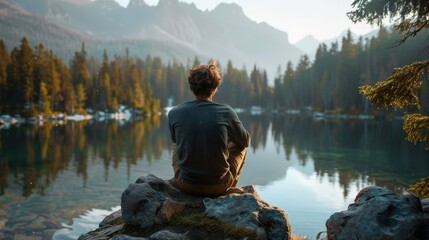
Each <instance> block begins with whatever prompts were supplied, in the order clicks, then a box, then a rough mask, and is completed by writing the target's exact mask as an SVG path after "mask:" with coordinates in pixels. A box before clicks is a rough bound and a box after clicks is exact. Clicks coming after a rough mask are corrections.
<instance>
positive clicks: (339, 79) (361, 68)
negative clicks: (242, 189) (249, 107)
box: [274, 27, 429, 113]
mask: <svg viewBox="0 0 429 240" xmlns="http://www.w3.org/2000/svg"><path fill="white" fill-rule="evenodd" d="M400 39H401V35H400V34H399V33H398V32H396V31H389V30H388V29H386V28H383V27H382V28H380V30H379V33H378V36H377V37H372V38H371V39H362V38H359V39H358V40H357V41H356V40H355V39H353V38H352V34H351V32H350V31H349V32H348V34H347V35H346V36H345V37H344V38H343V39H342V42H341V48H340V47H339V44H338V43H333V44H332V45H331V46H330V47H329V48H328V46H327V45H326V44H321V45H319V47H318V49H317V52H316V56H315V60H314V62H313V63H310V61H309V58H308V57H307V56H303V57H301V59H300V61H299V63H298V64H297V66H296V67H295V68H293V66H292V64H291V63H290V62H289V63H288V64H287V67H286V70H285V71H284V73H281V72H280V73H279V74H278V75H277V76H276V78H275V84H274V106H275V107H276V108H278V109H290V108H294V109H296V108H298V109H299V108H303V107H307V106H311V107H312V108H313V110H315V111H322V112H329V111H331V112H347V113H363V112H365V113H370V111H372V110H373V109H371V105H370V104H369V102H368V100H367V99H366V98H364V97H363V96H362V95H360V94H359V92H358V86H361V85H364V84H373V83H375V82H377V81H380V80H385V79H386V78H387V77H388V76H389V75H390V73H391V72H392V71H393V69H394V68H396V67H399V66H403V65H406V64H409V63H410V61H411V60H415V58H416V56H417V58H420V59H423V58H424V57H425V50H424V49H422V48H421V46H422V45H421V43H422V42H423V41H425V40H426V38H425V37H424V36H423V34H421V35H418V36H417V37H415V38H413V39H410V41H409V42H406V43H404V44H401V45H399V46H398V41H399V40H400ZM428 93H429V92H428V88H427V87H424V88H423V92H422V93H421V95H422V96H429V95H428ZM425 101H426V103H428V99H427V97H426V99H425ZM423 105H426V106H427V105H428V104H423Z"/></svg>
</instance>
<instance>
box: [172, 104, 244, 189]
mask: <svg viewBox="0 0 429 240" xmlns="http://www.w3.org/2000/svg"><path fill="white" fill-rule="evenodd" d="M168 118H169V127H170V133H171V138H172V141H173V142H174V143H176V149H177V161H178V164H179V165H180V169H181V177H182V178H183V179H184V180H185V181H188V182H190V183H196V184H216V183H217V182H218V181H219V179H221V178H223V177H224V175H225V174H227V173H228V170H229V163H228V162H227V159H228V157H229V152H228V144H229V142H233V143H235V144H237V145H239V146H241V147H243V148H245V147H247V146H248V145H249V142H250V136H249V134H248V132H247V131H246V130H245V129H244V127H243V126H242V124H241V122H240V120H239V119H238V117H237V115H236V114H235V112H234V111H233V110H232V109H231V108H230V107H229V106H227V105H223V104H219V103H215V102H212V101H206V100H195V101H190V102H186V103H184V104H182V105H179V106H177V107H175V108H174V109H172V110H171V111H170V112H169V114H168Z"/></svg>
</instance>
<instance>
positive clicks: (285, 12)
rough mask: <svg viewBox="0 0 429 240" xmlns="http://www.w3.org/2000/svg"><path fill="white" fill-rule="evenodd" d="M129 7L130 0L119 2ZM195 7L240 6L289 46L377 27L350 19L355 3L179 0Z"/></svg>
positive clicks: (151, 1)
mask: <svg viewBox="0 0 429 240" xmlns="http://www.w3.org/2000/svg"><path fill="white" fill-rule="evenodd" d="M115 1H117V2H118V3H119V4H120V5H122V6H124V7H125V6H127V5H128V3H129V1H130V0H115ZM179 1H180V2H187V3H195V5H196V6H197V8H199V9H201V10H212V9H214V8H215V7H216V6H217V5H218V4H219V3H221V2H226V3H232V2H234V3H236V4H238V5H239V6H241V7H242V8H243V11H244V13H245V14H246V15H247V16H248V17H249V18H250V19H252V20H254V21H256V22H258V23H259V22H266V23H268V24H269V25H271V26H273V27H275V28H277V29H279V30H281V31H284V32H287V33H288V35H289V42H291V43H296V42H298V41H299V40H301V39H302V38H304V37H306V36H307V35H312V36H313V37H315V38H316V39H317V40H319V41H323V40H328V39H332V38H336V37H338V36H339V35H340V34H341V33H342V32H343V31H344V30H347V29H350V30H351V31H352V32H353V33H355V34H358V35H363V34H366V33H368V32H370V31H372V30H374V29H377V26H370V25H368V24H365V23H358V24H354V23H353V22H352V21H351V20H350V19H349V18H348V17H347V15H346V13H347V12H349V11H351V10H352V7H351V3H352V2H353V0H179ZM145 2H146V3H147V4H149V5H152V6H153V5H157V4H158V0H145Z"/></svg>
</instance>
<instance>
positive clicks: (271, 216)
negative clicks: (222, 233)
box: [204, 186, 291, 239]
mask: <svg viewBox="0 0 429 240" xmlns="http://www.w3.org/2000/svg"><path fill="white" fill-rule="evenodd" d="M204 205H205V207H206V210H205V214H207V216H210V217H215V218H217V219H219V220H221V221H224V222H228V223H231V224H234V225H237V226H241V227H245V228H248V229H251V230H253V231H255V232H256V233H257V235H258V236H259V237H261V238H263V239H290V237H291V236H290V234H289V233H290V232H291V229H290V225H289V222H288V219H287V215H286V213H285V212H284V211H283V210H281V209H279V208H277V207H273V206H270V205H269V204H268V203H266V202H264V201H263V200H262V199H261V198H260V197H259V195H258V193H257V192H256V190H255V189H254V187H253V186H245V187H243V191H242V192H238V193H230V194H228V195H226V196H222V197H219V198H215V199H210V198H206V199H204ZM238 206H239V207H238Z"/></svg>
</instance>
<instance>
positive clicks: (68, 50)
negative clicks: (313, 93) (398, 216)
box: [0, 0, 304, 78]
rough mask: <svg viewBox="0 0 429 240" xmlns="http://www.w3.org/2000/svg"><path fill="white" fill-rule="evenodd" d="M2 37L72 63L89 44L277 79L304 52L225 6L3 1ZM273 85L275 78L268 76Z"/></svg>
mask: <svg viewBox="0 0 429 240" xmlns="http://www.w3.org/2000/svg"><path fill="white" fill-rule="evenodd" d="M0 3H1V5H0V11H1V12H2V13H4V12H6V14H2V15H1V20H2V21H1V23H0V30H3V31H1V33H0V38H2V39H5V41H6V43H7V44H8V46H15V45H17V44H18V43H19V40H20V39H21V38H22V36H24V35H25V36H27V38H28V39H29V40H30V42H31V43H32V44H36V43H39V42H42V43H44V44H45V45H46V46H47V47H49V48H52V49H53V50H55V51H56V52H57V53H58V54H61V56H64V57H67V56H71V54H72V52H73V51H75V50H77V49H79V46H80V44H81V42H82V41H85V43H86V46H87V50H88V52H89V54H91V55H95V56H100V55H101V53H102V50H103V49H104V48H106V49H107V50H108V52H109V54H117V53H123V52H125V49H126V48H127V47H128V48H129V49H130V52H131V54H133V55H139V56H142V57H144V56H145V55H147V54H151V55H158V56H161V57H163V58H169V59H172V58H174V59H178V60H180V61H187V60H189V59H193V58H194V57H195V56H198V57H199V58H200V59H201V60H203V61H205V60H208V59H210V58H215V59H218V60H220V61H221V63H226V61H227V60H229V59H231V60H232V61H233V63H234V64H235V65H238V66H241V65H246V67H247V69H251V68H252V67H253V65H254V64H256V65H257V66H258V67H260V68H264V69H267V71H268V73H269V75H271V76H273V75H274V72H275V71H276V69H277V66H278V65H279V64H281V65H285V64H286V63H287V61H292V62H296V61H297V60H298V59H299V57H300V56H301V55H302V54H304V52H303V51H302V50H300V49H298V48H297V47H295V46H294V45H292V44H290V43H289V41H288V36H287V33H285V32H282V31H279V30H277V29H275V28H273V27H271V26H269V25H268V24H266V23H257V22H255V21H253V20H251V19H249V18H248V17H247V16H246V15H245V14H244V12H243V10H242V9H241V7H240V6H238V5H236V4H225V3H222V4H220V5H219V6H217V7H216V8H215V9H213V10H212V11H202V10H200V9H198V8H196V6H195V5H194V4H188V3H182V2H179V1H178V0H160V1H159V3H158V5H157V6H149V5H147V4H146V3H145V2H144V0H131V1H130V3H129V5H128V6H127V7H125V8H124V7H122V6H120V5H119V4H118V3H116V2H115V1H113V0H96V1H90V0H32V1H27V0H0ZM270 78H271V77H270Z"/></svg>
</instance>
